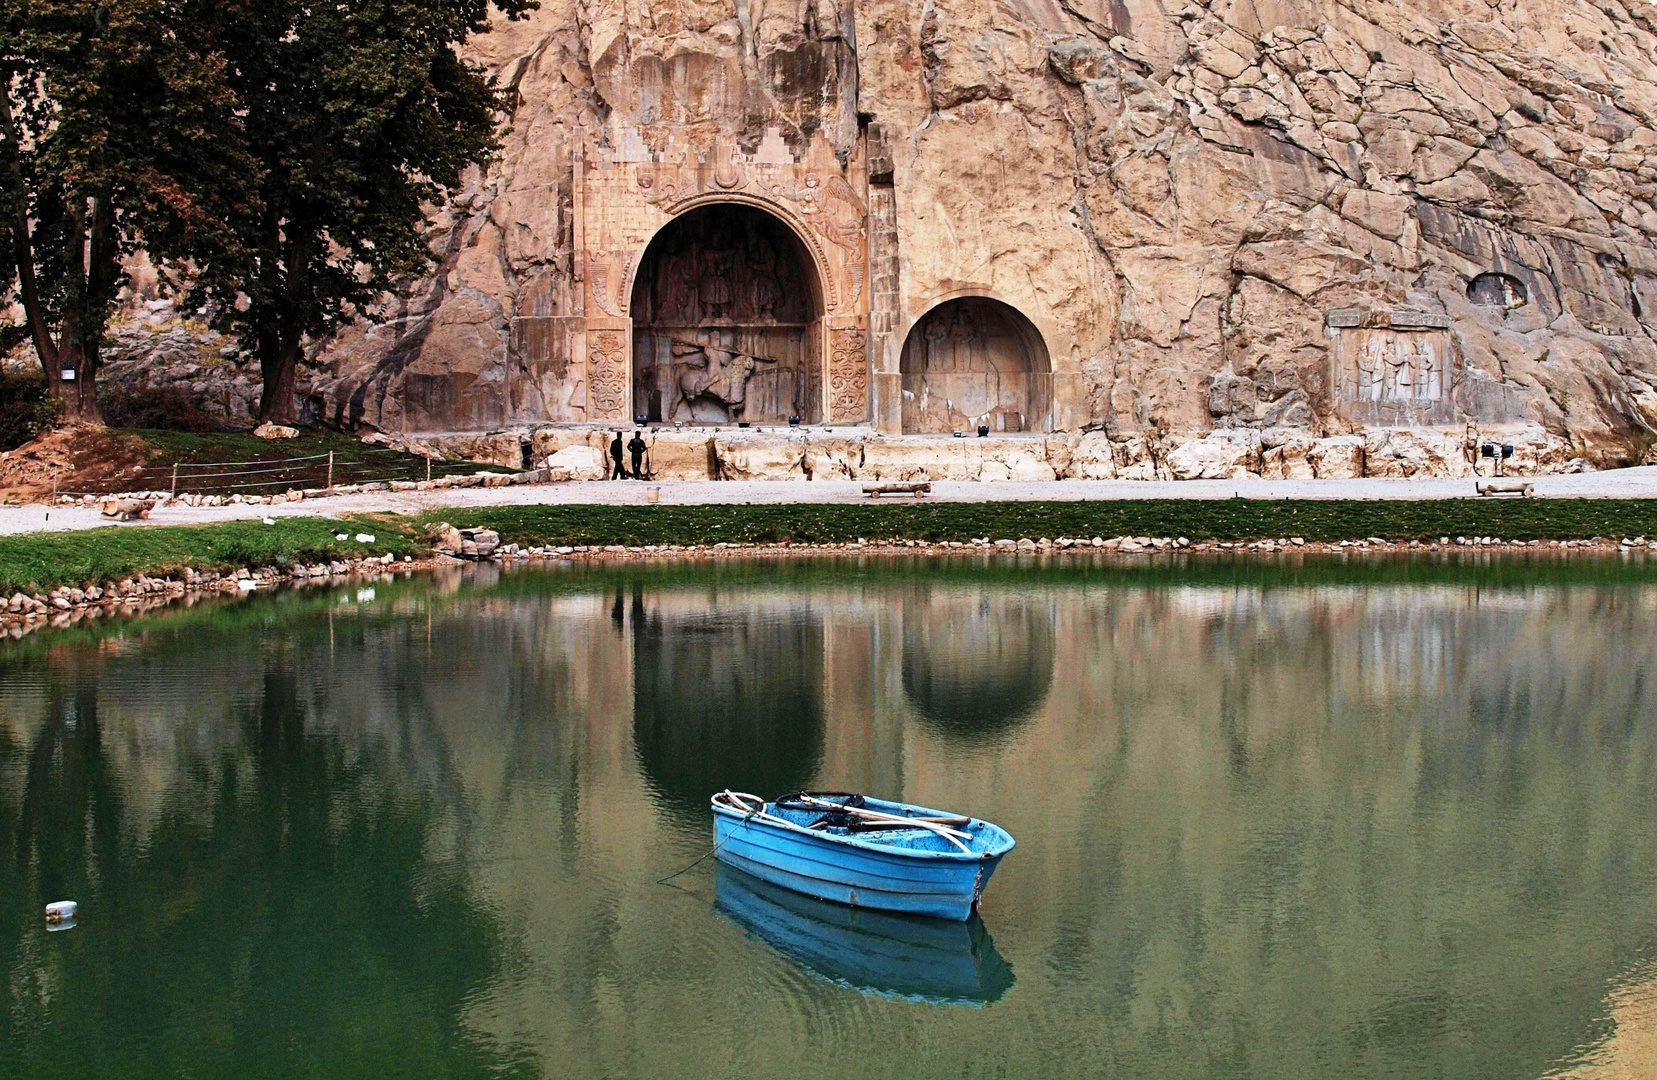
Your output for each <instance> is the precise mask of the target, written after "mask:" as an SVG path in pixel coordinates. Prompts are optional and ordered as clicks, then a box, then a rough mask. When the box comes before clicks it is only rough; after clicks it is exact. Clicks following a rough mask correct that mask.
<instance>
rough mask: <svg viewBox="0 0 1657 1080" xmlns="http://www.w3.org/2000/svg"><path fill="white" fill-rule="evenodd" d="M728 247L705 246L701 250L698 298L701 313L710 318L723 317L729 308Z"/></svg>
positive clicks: (729, 264)
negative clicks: (705, 247)
mask: <svg viewBox="0 0 1657 1080" xmlns="http://www.w3.org/2000/svg"><path fill="white" fill-rule="evenodd" d="M733 254H734V253H733V252H731V251H730V250H729V249H721V248H707V249H705V250H704V251H703V252H702V277H701V281H700V283H699V284H700V286H701V288H700V289H699V290H698V291H699V292H700V294H701V295H700V299H701V301H702V313H703V315H704V316H706V317H707V318H710V319H723V318H725V317H726V316H728V315H729V314H730V309H731V262H732V258H733Z"/></svg>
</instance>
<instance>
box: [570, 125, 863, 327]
mask: <svg viewBox="0 0 1657 1080" xmlns="http://www.w3.org/2000/svg"><path fill="white" fill-rule="evenodd" d="M629 138H630V134H628V133H624V135H623V136H622V140H623V142H626V141H627V140H628V139H629ZM596 153H597V155H598V157H599V159H600V165H601V166H602V167H596V168H594V169H592V170H589V172H588V174H587V176H588V184H589V185H590V192H591V194H590V196H589V198H590V199H592V200H594V205H599V204H604V203H606V202H608V203H612V204H613V203H614V202H615V200H616V197H617V196H618V195H621V194H623V193H625V195H626V196H627V198H629V199H637V200H638V201H639V203H641V204H642V205H643V206H646V207H651V208H653V209H655V210H657V211H660V212H662V213H667V214H675V215H676V214H680V213H683V212H684V211H685V210H686V209H687V208H688V207H689V206H690V205H691V204H693V203H695V202H696V201H698V200H706V199H708V198H709V197H710V196H714V197H731V198H733V199H735V200H737V201H742V202H747V203H751V204H757V205H760V206H762V207H763V208H765V209H766V210H768V211H769V212H771V213H773V214H774V215H776V216H777V217H779V218H781V219H782V220H784V221H786V222H788V223H789V224H790V225H791V226H792V227H793V228H794V229H795V231H796V232H798V233H799V235H800V239H801V240H802V241H803V242H804V243H805V244H806V245H807V246H808V247H809V248H810V249H811V252H812V254H813V255H814V256H815V260H816V262H817V264H818V265H819V266H820V267H822V268H824V269H825V272H826V275H827V279H828V280H827V281H825V282H824V286H825V297H824V300H825V302H826V305H827V307H828V309H829V310H830V311H831V312H843V313H848V314H849V313H851V312H853V311H855V310H856V309H857V308H859V307H860V306H862V305H863V304H864V293H865V288H866V282H865V278H866V277H867V270H866V263H867V261H868V241H867V224H866V223H867V218H868V206H867V203H866V201H865V200H864V198H863V197H862V196H861V195H860V194H859V193H858V191H857V189H856V188H855V187H853V185H852V184H851V183H850V182H849V181H848V180H847V178H846V175H845V171H844V169H843V168H842V167H841V165H840V163H839V160H838V159H837V158H836V157H835V155H834V150H833V147H832V145H831V144H830V143H829V142H828V140H827V137H826V136H824V135H823V134H822V133H820V132H819V133H818V135H817V136H816V137H815V138H814V139H813V141H812V143H811V145H810V147H809V148H808V150H807V154H806V158H805V160H804V161H801V162H796V161H795V160H794V158H793V156H792V155H791V154H789V153H788V150H787V147H786V144H785V143H784V142H783V140H782V137H781V135H780V132H779V129H777V128H770V129H767V131H766V135H765V138H764V139H763V140H762V141H761V143H760V146H759V149H758V150H757V151H756V152H755V153H754V154H752V155H747V154H743V153H741V152H740V151H739V150H738V149H737V148H736V147H735V145H734V144H732V143H730V142H728V141H727V140H725V139H724V138H723V137H722V138H721V139H719V140H718V141H717V142H716V144H715V146H714V148H713V150H712V151H711V153H709V155H708V158H707V160H706V161H697V160H695V159H694V157H693V156H691V155H689V154H685V153H684V152H683V151H680V152H678V155H677V158H676V157H675V154H674V153H673V152H672V151H671V150H664V151H663V152H661V153H657V154H649V155H647V156H648V158H649V160H644V161H633V160H630V156H629V155H626V154H622V153H620V152H619V151H613V150H612V151H604V150H599V151H596ZM606 156H608V162H607V163H605V161H604V159H605V158H606ZM618 180H619V181H620V183H619V184H618V183H617V181H618ZM632 254H637V253H636V252H634V253H632ZM589 265H590V264H589ZM611 282H612V284H611V286H610V287H611V289H612V290H614V289H616V288H618V287H619V286H618V285H617V284H615V279H614V277H613V276H612V279H611ZM616 299H618V300H622V299H624V298H619V297H618V298H616ZM605 310H607V311H608V310H614V309H613V308H611V307H606V309H605Z"/></svg>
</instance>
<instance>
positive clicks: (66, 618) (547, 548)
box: [0, 529, 1652, 638]
mask: <svg viewBox="0 0 1657 1080" xmlns="http://www.w3.org/2000/svg"><path fill="white" fill-rule="evenodd" d="M451 543H452V547H451V549H450V550H447V551H446V550H444V547H445V546H449V545H450V544H451ZM1651 547H1652V543H1651V542H1650V541H1648V540H1647V539H1646V538H1645V537H1643V536H1641V537H1623V538H1619V539H1607V538H1604V537H1592V538H1589V539H1584V540H1503V539H1501V538H1499V537H1493V536H1457V537H1442V538H1440V539H1439V540H1437V541H1420V540H1410V541H1389V540H1385V539H1383V538H1381V537H1369V538H1367V539H1362V540H1342V541H1340V542H1338V543H1320V542H1316V541H1308V540H1306V539H1304V538H1303V537H1298V536H1293V537H1278V538H1266V539H1259V540H1238V541H1226V540H1199V541H1193V540H1190V539H1189V538H1187V537H1183V536H1179V537H1169V536H1117V537H1110V538H1106V537H1099V536H1094V537H1068V536H1061V537H1058V538H1057V539H1050V538H1048V537H1040V538H1036V539H1032V538H1030V537H1019V538H1018V539H1012V538H1009V537H1000V538H993V539H992V538H990V537H982V538H977V539H973V540H970V541H937V542H929V541H924V540H886V541H878V540H877V541H870V540H866V539H864V540H858V541H855V542H852V543H843V544H818V543H812V544H804V543H773V544H742V543H715V544H642V545H628V544H603V545H596V544H595V545H563V544H560V545H534V546H526V545H520V544H502V543H501V542H500V538H499V536H498V535H497V534H495V533H494V532H493V531H491V530H484V529H458V530H456V529H448V530H447V531H446V532H445V533H442V534H440V537H439V539H438V550H437V551H436V553H435V554H434V555H433V556H432V557H430V558H420V559H416V558H413V557H411V556H404V557H403V558H402V559H401V560H400V561H399V560H398V559H397V558H396V557H395V556H393V555H391V554H386V555H379V556H370V557H367V558H360V559H338V560H330V561H328V562H317V563H313V564H310V565H305V564H299V565H295V566H292V567H290V568H288V569H285V570H284V569H281V568H278V567H274V566H264V567H256V568H247V567H242V568H238V569H235V570H232V571H227V572H223V573H219V572H196V571H186V572H184V573H182V574H178V575H175V576H169V577H151V576H147V575H143V574H138V575H135V576H133V577H130V578H125V579H123V580H121V581H118V582H115V581H112V582H107V583H105V584H102V585H91V586H88V587H86V588H79V587H69V586H63V587H60V588H57V589H53V590H52V591H51V592H48V593H23V592H17V593H14V594H13V595H12V596H11V597H10V598H9V600H7V601H6V602H5V605H4V607H3V608H0V634H4V635H6V636H9V637H12V638H21V637H23V636H24V635H26V634H30V633H33V632H35V631H37V630H42V629H46V628H54V629H63V628H68V627H71V626H76V625H80V624H83V623H87V622H91V621H95V620H101V619H106V618H115V617H122V616H135V615H143V614H147V613H150V612H154V611H157V610H160V609H162V608H165V607H168V606H171V605H174V604H186V605H188V604H194V603H197V602H200V601H203V600H206V599H209V598H220V597H224V598H229V597H238V596H247V595H249V594H251V593H254V592H259V591H268V590H272V589H276V588H279V587H282V586H288V587H314V586H330V585H342V584H345V583H348V582H364V581H373V580H382V581H383V580H390V578H391V577H392V576H393V575H396V574H400V575H403V576H408V575H410V574H413V573H417V572H430V571H434V570H437V569H440V568H443V567H458V566H463V565H468V564H473V563H477V562H485V563H493V564H497V565H500V566H503V567H504V566H530V565H546V564H554V563H561V564H570V563H586V564H602V563H609V562H624V561H629V560H640V561H661V560H695V561H704V560H718V559H752V558H860V557H871V556H873V557H898V556H910V557H913V556H933V557H939V558H949V557H954V558H972V557H977V558H980V559H982V558H991V559H996V558H999V559H1012V560H1020V561H1025V560H1031V559H1035V560H1039V562H1040V563H1041V564H1045V563H1046V562H1047V560H1048V559H1049V558H1052V559H1110V560H1112V561H1114V562H1117V563H1118V564H1120V565H1123V566H1127V565H1132V564H1134V563H1140V562H1142V560H1155V559H1157V558H1159V557H1162V558H1167V557H1185V556H1210V557H1216V556H1219V557H1223V556H1227V555H1230V556H1236V555H1256V556H1257V555H1272V556H1275V557H1288V558H1296V557H1305V556H1307V555H1323V556H1330V555H1347V556H1382V555H1386V556H1393V557H1398V556H1401V555H1403V556H1411V555H1415V556H1427V555H1433V554H1437V555H1448V554H1451V553H1457V552H1474V551H1476V552H1479V553H1481V554H1490V555H1497V554H1502V555H1513V556H1519V555H1529V556H1532V557H1540V556H1553V557H1566V556H1597V557H1601V558H1604V557H1613V556H1621V557H1624V558H1639V559H1642V560H1643V559H1644V558H1645V557H1646V555H1647V554H1648V553H1649V552H1650V550H1651Z"/></svg>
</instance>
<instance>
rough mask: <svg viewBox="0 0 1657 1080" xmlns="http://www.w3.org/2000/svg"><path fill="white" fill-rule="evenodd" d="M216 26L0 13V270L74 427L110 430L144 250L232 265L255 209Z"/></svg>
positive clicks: (138, 14)
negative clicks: (100, 386)
mask: <svg viewBox="0 0 1657 1080" xmlns="http://www.w3.org/2000/svg"><path fill="white" fill-rule="evenodd" d="M217 12H218V5H216V4H214V3H213V2H212V0H104V2H93V0H0V71H3V73H4V77H5V79H6V90H7V93H6V94H4V95H0V258H3V259H4V261H5V264H8V269H9V270H10V271H11V286H12V289H13V291H14V298H15V299H16V300H18V301H19V302H20V303H21V305H22V307H23V309H24V312H25V319H26V326H27V332H28V334H29V337H30V339H31V340H32V342H33V344H34V347H35V351H36V353H37V354H38V356H39V358H40V361H41V364H42V366H43V368H44V369H45V373H46V378H47V381H48V384H49V386H50V387H51V389H52V392H53V394H54V395H55V396H56V397H57V398H59V399H60V402H61V406H62V408H63V410H64V412H65V413H66V414H67V415H68V416H69V417H70V418H77V419H88V420H94V419H96V418H97V399H96V389H95V379H96V374H97V368H98V362H99V352H100V348H101V345H102V341H103V335H104V329H105V325H106V323H107V322H108V319H109V316H110V313H111V311H112V309H113V307H114V304H115V301H116V298H117V294H118V292H119V290H120V287H121V285H122V283H123V281H124V274H123V270H122V266H123V260H124V259H125V258H126V257H127V256H129V255H131V254H132V253H133V252H134V251H135V250H136V249H137V248H138V246H139V245H140V243H142V245H143V246H144V247H145V248H146V249H147V250H148V251H149V252H150V253H151V256H152V257H153V258H156V259H158V260H166V259H169V258H187V257H201V256H203V255H206V254H209V253H211V254H214V255H222V254H223V253H226V252H228V251H229V250H230V249H231V247H232V246H233V245H234V243H235V242H236V236H235V234H234V232H233V231H231V230H230V229H229V223H230V222H232V221H233V220H235V219H236V218H237V217H238V216H240V215H244V214H246V213H247V212H248V210H249V208H250V199H251V198H252V196H253V191H252V188H251V186H250V183H249V180H250V179H251V175H252V169H251V164H252V159H251V157H250V156H249V155H248V154H247V153H246V151H245V148H244V145H243V140H242V139H241V138H240V136H239V133H238V129H239V127H240V124H239V121H238V119H237V103H236V101H235V99H234V96H233V94H232V91H231V87H230V84H229V82H228V81H227V78H226V76H227V69H226V65H225V62H224V57H223V55H222V54H221V53H220V52H219V51H218V49H217V47H216V45H215V41H216V38H217V37H218V34H219V31H220V29H221V24H220V21H219V19H218V15H217ZM66 373H68V374H67V377H66Z"/></svg>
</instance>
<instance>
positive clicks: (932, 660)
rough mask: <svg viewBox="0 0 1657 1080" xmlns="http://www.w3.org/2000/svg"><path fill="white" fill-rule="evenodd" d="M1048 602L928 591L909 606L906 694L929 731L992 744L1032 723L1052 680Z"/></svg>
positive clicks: (905, 628)
mask: <svg viewBox="0 0 1657 1080" xmlns="http://www.w3.org/2000/svg"><path fill="white" fill-rule="evenodd" d="M1053 656H1054V635H1053V617H1052V613H1051V612H1050V611H1049V610H1048V605H1047V602H1046V601H1045V600H1041V599H1034V600H1032V599H1029V598H1026V597H1023V596H1020V595H1017V594H1012V593H1008V592H1005V591H1000V590H998V591H995V592H953V591H941V590H939V591H926V592H923V593H919V594H911V595H910V596H909V597H907V598H906V599H905V601H904V605H903V691H904V695H905V696H906V697H907V698H908V699H909V702H910V704H911V705H913V706H914V708H915V711H916V712H917V713H919V714H920V717H921V719H922V721H924V722H925V724H926V726H927V728H928V729H930V730H932V731H934V732H935V733H937V734H939V735H941V736H944V737H946V738H949V739H952V740H954V741H957V742H962V743H967V744H972V745H990V744H993V743H996V742H999V741H1000V740H1002V739H1004V738H1007V737H1009V736H1010V735H1011V734H1012V733H1013V731H1014V730H1016V729H1017V728H1018V727H1019V725H1021V724H1022V723H1023V722H1024V721H1026V720H1028V719H1029V718H1030V717H1031V716H1032V715H1033V714H1034V713H1035V712H1036V710H1037V709H1039V708H1040V707H1041V704H1042V702H1044V701H1046V700H1047V693H1048V691H1049V690H1050V689H1051V688H1052V685H1053Z"/></svg>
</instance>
